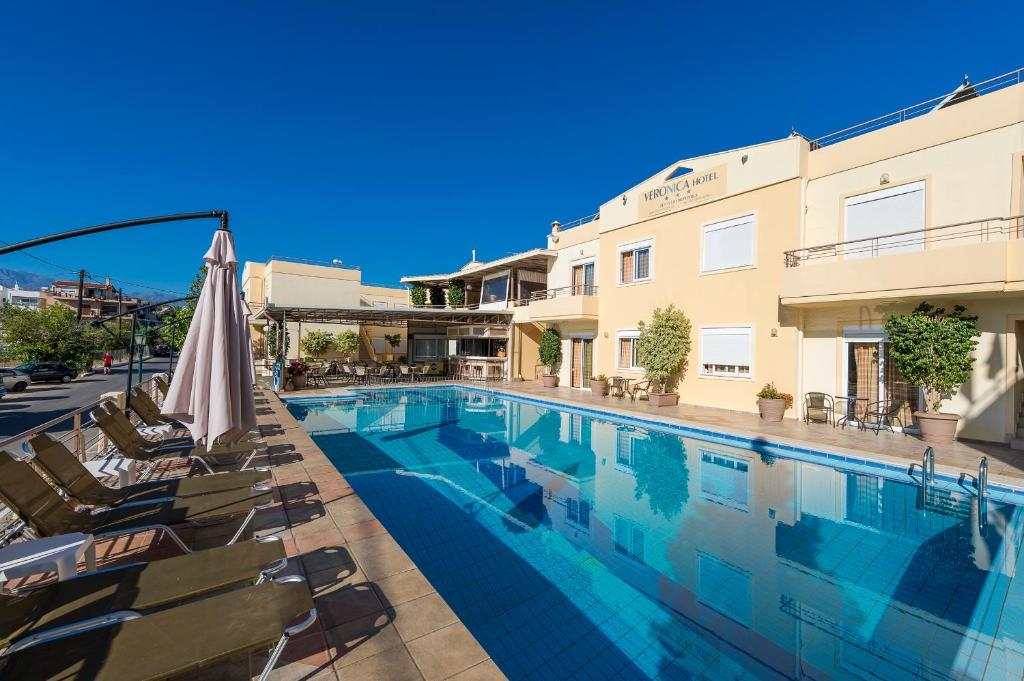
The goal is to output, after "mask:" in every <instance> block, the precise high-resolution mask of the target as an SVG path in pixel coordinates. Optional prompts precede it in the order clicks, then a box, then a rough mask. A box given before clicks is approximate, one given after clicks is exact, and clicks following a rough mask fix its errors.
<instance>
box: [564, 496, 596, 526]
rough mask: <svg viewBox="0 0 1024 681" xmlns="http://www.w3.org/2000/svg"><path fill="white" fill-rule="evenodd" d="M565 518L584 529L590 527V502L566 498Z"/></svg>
mask: <svg viewBox="0 0 1024 681" xmlns="http://www.w3.org/2000/svg"><path fill="white" fill-rule="evenodd" d="M565 518H566V520H568V521H569V522H570V523H573V524H574V525H579V526H580V527H582V528H584V529H589V528H590V503H589V502H587V501H585V500H583V499H580V500H578V501H577V500H576V499H566V500H565Z"/></svg>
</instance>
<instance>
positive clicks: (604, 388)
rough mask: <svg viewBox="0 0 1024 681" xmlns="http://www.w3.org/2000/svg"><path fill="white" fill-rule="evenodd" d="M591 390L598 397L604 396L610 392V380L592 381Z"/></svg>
mask: <svg viewBox="0 0 1024 681" xmlns="http://www.w3.org/2000/svg"><path fill="white" fill-rule="evenodd" d="M590 392H591V393H593V394H594V395H597V396H598V397H604V396H605V395H607V394H608V381H591V382H590Z"/></svg>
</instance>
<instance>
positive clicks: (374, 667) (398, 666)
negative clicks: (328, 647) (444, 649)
mask: <svg viewBox="0 0 1024 681" xmlns="http://www.w3.org/2000/svg"><path fill="white" fill-rule="evenodd" d="M339 678H344V679H345V681H420V680H421V679H423V675H422V674H421V673H420V670H419V668H418V667H417V666H416V663H415V662H413V659H412V656H411V655H410V654H409V651H408V650H406V649H405V647H404V646H395V647H392V648H388V649H387V650H384V651H382V652H379V653H377V654H376V655H374V656H372V657H368V658H366V659H363V660H360V661H358V662H356V663H354V664H351V665H348V666H347V667H345V668H344V671H342V672H341V673H340V675H339Z"/></svg>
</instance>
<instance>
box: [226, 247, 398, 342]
mask: <svg viewBox="0 0 1024 681" xmlns="http://www.w3.org/2000/svg"><path fill="white" fill-rule="evenodd" d="M242 291H243V292H244V294H245V299H246V302H247V303H248V304H249V307H250V308H251V309H252V311H253V319H254V321H253V328H252V332H253V342H254V344H255V345H258V346H259V347H258V348H257V350H262V351H263V352H264V353H265V352H266V346H265V343H266V334H265V325H266V322H265V321H264V320H262V319H256V318H257V317H258V316H259V314H260V312H261V311H262V310H264V309H265V308H266V307H267V306H268V305H277V306H279V307H289V306H296V307H324V308H357V307H405V306H407V305H408V303H409V292H408V291H407V290H406V289H405V288H398V287H388V286H378V285H373V284H364V283H363V282H362V272H361V271H360V270H359V269H358V268H356V267H350V266H347V265H345V266H343V265H340V264H332V263H318V262H312V261H299V260H296V259H290V258H289V259H285V258H277V257H274V258H271V259H270V260H269V261H267V262H266V263H258V262H246V263H245V265H244V267H243V268H242ZM313 330H318V331H326V332H328V333H333V334H335V335H337V334H339V333H342V332H344V331H348V330H351V331H355V332H357V333H359V337H360V346H359V357H360V358H362V359H373V360H376V359H385V358H388V357H391V358H394V359H397V358H398V357H400V356H402V355H405V354H406V353H407V351H408V348H407V334H406V329H405V327H404V326H396V327H387V326H375V325H370V324H360V325H357V324H315V323H306V324H301V323H295V322H289V323H288V333H289V335H290V342H289V347H288V357H299V356H300V347H301V346H300V345H299V343H301V338H302V336H303V334H305V333H308V332H309V331H313ZM396 334H397V335H398V336H399V337H400V342H399V345H398V346H397V347H392V346H391V345H390V343H388V342H387V341H386V339H385V336H386V335H396ZM256 354H257V355H259V354H260V352H257V353H256ZM334 354H336V353H332V354H329V355H328V357H330V356H333V355H334ZM301 355H303V356H304V355H305V353H301Z"/></svg>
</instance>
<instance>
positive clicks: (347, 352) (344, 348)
mask: <svg viewBox="0 0 1024 681" xmlns="http://www.w3.org/2000/svg"><path fill="white" fill-rule="evenodd" d="M334 349H335V350H337V351H338V354H340V355H341V356H342V357H344V358H346V359H348V358H351V357H354V356H355V355H356V354H357V353H358V352H359V334H358V333H356V332H355V331H351V330H350V331H342V332H341V333H339V334H338V335H337V336H336V337H335V339H334Z"/></svg>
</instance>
